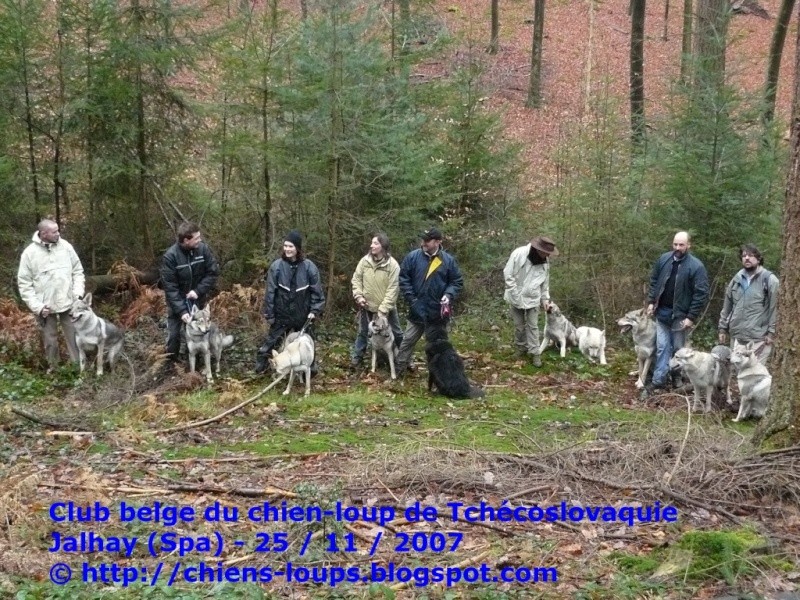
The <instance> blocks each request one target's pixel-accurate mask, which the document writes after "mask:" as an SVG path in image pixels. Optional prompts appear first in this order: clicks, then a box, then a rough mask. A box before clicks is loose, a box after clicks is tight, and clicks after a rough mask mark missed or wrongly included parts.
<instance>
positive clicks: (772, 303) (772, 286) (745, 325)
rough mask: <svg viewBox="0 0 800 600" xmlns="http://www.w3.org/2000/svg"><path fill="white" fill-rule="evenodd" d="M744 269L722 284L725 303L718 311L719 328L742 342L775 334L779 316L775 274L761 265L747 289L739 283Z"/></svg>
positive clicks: (757, 339)
mask: <svg viewBox="0 0 800 600" xmlns="http://www.w3.org/2000/svg"><path fill="white" fill-rule="evenodd" d="M744 272H745V271H744V269H742V270H741V271H739V272H738V273H736V275H735V276H734V278H733V279H731V281H730V283H729V284H728V287H727V288H725V303H724V304H723V306H722V312H721V313H720V315H719V330H720V331H723V332H725V333H728V334H730V336H731V338H733V339H735V340H739V341H740V342H742V343H747V342H750V341H759V340H763V339H764V338H765V337H766V336H767V335H771V336H774V335H775V324H776V321H777V317H778V310H777V309H778V278H777V277H776V276H775V275H774V274H773V273H771V272H770V271H768V270H767V269H765V268H763V267H761V268H759V270H758V272H757V273H756V275H755V276H754V277H753V279H752V281H750V285H749V286H748V287H747V289H745V288H744V286H743V285H742V277H743V275H744Z"/></svg>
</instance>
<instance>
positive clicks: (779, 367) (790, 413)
mask: <svg viewBox="0 0 800 600" xmlns="http://www.w3.org/2000/svg"><path fill="white" fill-rule="evenodd" d="M791 132H792V135H791V141H790V151H791V160H790V165H789V175H788V177H787V180H786V198H785V202H784V209H783V252H782V260H781V270H780V273H781V286H780V290H779V291H778V331H777V339H776V344H775V349H774V351H773V353H772V356H771V357H770V358H771V361H772V362H771V365H770V367H771V370H772V393H771V395H770V405H769V409H767V414H766V415H765V416H764V419H763V420H762V421H761V423H759V424H758V426H757V427H756V429H755V431H754V432H753V443H755V444H760V443H762V442H764V441H765V440H767V439H769V438H770V437H772V436H774V435H775V434H777V433H780V432H782V431H786V430H789V435H788V436H787V439H785V440H781V445H786V446H789V445H791V444H792V443H796V442H797V441H798V440H800V410H798V407H800V352H799V351H798V348H800V29H799V30H798V35H797V41H796V50H795V61H794V95H793V100H792V120H791Z"/></svg>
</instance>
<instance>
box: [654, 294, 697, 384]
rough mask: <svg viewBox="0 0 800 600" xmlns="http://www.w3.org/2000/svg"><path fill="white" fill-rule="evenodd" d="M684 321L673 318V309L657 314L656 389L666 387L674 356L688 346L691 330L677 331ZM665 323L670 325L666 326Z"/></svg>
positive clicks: (659, 311) (660, 310) (660, 309)
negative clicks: (687, 341) (670, 364)
mask: <svg viewBox="0 0 800 600" xmlns="http://www.w3.org/2000/svg"><path fill="white" fill-rule="evenodd" d="M682 320H683V319H673V318H672V309H671V308H659V309H658V312H657V313H656V368H655V370H654V371H653V385H654V386H656V387H665V386H666V384H667V381H668V378H669V372H670V369H669V361H670V359H671V358H672V356H673V354H675V353H676V352H677V351H678V350H680V349H681V348H683V347H684V346H685V345H686V339H687V338H688V336H689V331H690V330H689V329H681V330H677V329H678V327H680V323H681V321H682ZM665 321H666V322H667V323H669V324H665ZM676 330H677V331H676Z"/></svg>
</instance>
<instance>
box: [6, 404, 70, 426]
mask: <svg viewBox="0 0 800 600" xmlns="http://www.w3.org/2000/svg"><path fill="white" fill-rule="evenodd" d="M11 412H13V413H15V414H17V415H19V416H20V417H25V418H26V419H28V420H29V421H33V422H34V423H40V424H42V425H47V426H49V427H59V428H62V427H67V426H68V424H67V423H65V422H64V421H52V420H50V419H49V418H47V417H40V416H38V415H35V414H33V413H32V412H28V411H27V410H25V409H22V408H19V407H18V406H12V407H11Z"/></svg>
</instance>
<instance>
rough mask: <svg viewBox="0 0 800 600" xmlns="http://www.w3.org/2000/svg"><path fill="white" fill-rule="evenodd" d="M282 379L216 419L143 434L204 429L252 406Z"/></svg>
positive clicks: (280, 378)
mask: <svg viewBox="0 0 800 600" xmlns="http://www.w3.org/2000/svg"><path fill="white" fill-rule="evenodd" d="M284 377H286V374H285V373H284V374H283V375H281V376H280V377H278V378H277V379H276V380H275V381H273V382H272V383H270V384H269V385H268V386H267V387H265V388H264V389H263V390H261V391H260V392H258V393H257V394H256V395H255V396H253V397H251V398H248V399H247V400H245V401H244V402H241V403H240V404H237V405H236V406H234V407H233V408H229V409H228V410H226V411H225V412H223V413H220V414H218V415H217V416H216V417H211V418H210V419H203V420H202V421H194V422H192V423H184V424H183V425H177V426H175V427H169V428H167V429H157V430H155V431H147V432H145V433H153V434H159V433H176V432H178V431H186V430H187V429H194V428H196V427H205V426H206V425H210V424H211V423H216V422H217V421H221V420H222V419H224V418H225V417H227V416H228V415H230V414H232V413H235V412H236V411H237V410H240V409H242V408H244V407H245V406H247V405H248V404H252V403H253V402H255V401H256V400H258V399H259V398H261V396H263V395H264V394H266V393H267V392H268V391H270V390H271V389H272V388H274V387H275V385H277V383H278V382H279V381H281V380H282V379H283V378H284Z"/></svg>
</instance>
